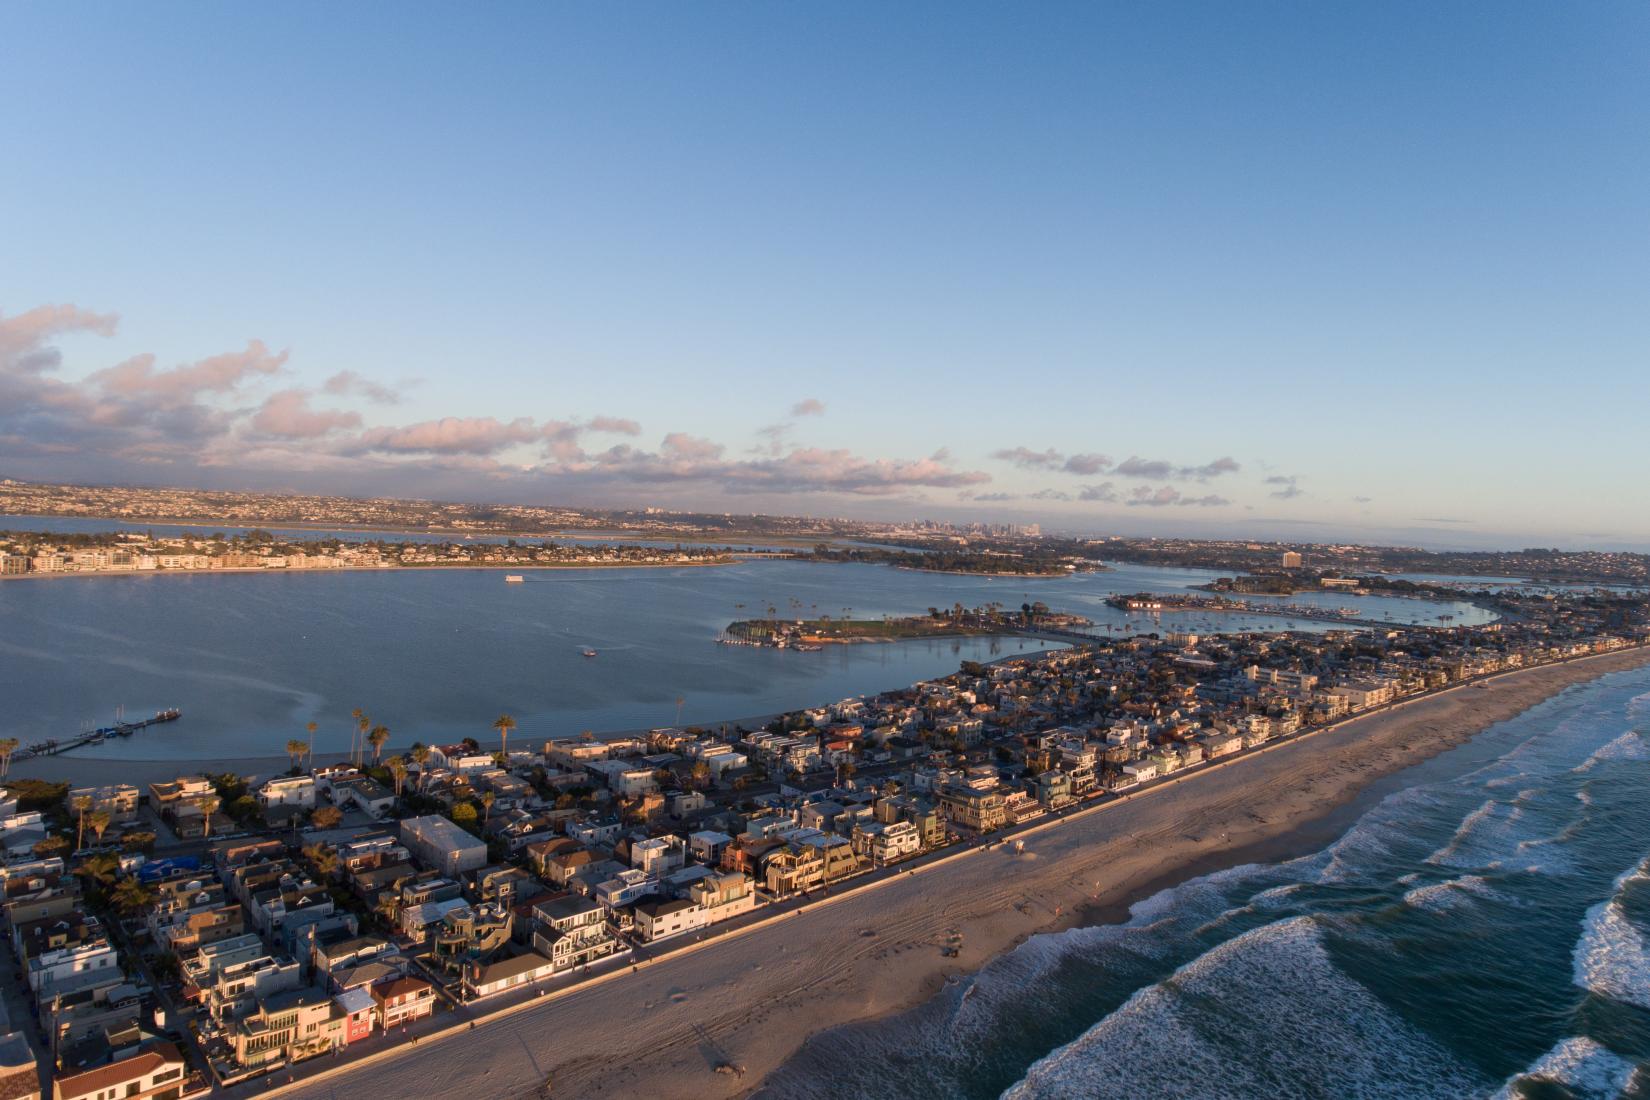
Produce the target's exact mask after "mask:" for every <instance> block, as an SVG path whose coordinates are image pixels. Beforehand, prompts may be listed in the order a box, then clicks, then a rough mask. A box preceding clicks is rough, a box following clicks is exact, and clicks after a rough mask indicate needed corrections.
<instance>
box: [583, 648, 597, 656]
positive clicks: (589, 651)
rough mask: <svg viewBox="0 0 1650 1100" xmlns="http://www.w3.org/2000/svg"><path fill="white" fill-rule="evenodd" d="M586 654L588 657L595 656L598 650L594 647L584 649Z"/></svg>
mask: <svg viewBox="0 0 1650 1100" xmlns="http://www.w3.org/2000/svg"><path fill="white" fill-rule="evenodd" d="M584 655H585V656H586V657H594V656H595V655H596V651H595V650H593V649H587V650H585V651H584Z"/></svg>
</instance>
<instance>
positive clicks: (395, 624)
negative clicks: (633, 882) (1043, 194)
mask: <svg viewBox="0 0 1650 1100" xmlns="http://www.w3.org/2000/svg"><path fill="white" fill-rule="evenodd" d="M1211 576H1213V574H1210V573H1203V572H1198V571H1195V570H1175V569H1147V568H1138V569H1137V568H1120V569H1118V570H1117V571H1115V572H1110V573H1092V574H1084V575H1081V576H1075V577H1061V578H1012V579H1010V578H991V577H966V576H953V575H947V574H937V573H923V572H915V571H911V570H901V569H890V568H887V567H884V566H875V565H848V564H824V563H811V562H794V561H763V562H752V563H747V564H740V565H732V566H721V567H710V568H681V569H568V570H542V571H536V572H528V573H526V581H525V583H523V584H519V585H515V584H505V583H504V577H503V574H502V573H501V572H500V571H497V570H430V569H392V570H385V571H382V572H378V571H368V572H350V573H344V572H316V573H313V574H304V573H300V574H295V575H290V576H285V575H283V576H263V575H249V574H239V573H237V574H218V575H210V574H208V575H172V576H142V575H139V576H113V577H60V578H51V577H44V578H38V579H34V578H25V579H21V580H8V581H4V582H0V699H3V700H4V701H5V708H6V709H5V724H6V727H7V731H8V733H11V734H14V735H16V736H18V737H21V738H22V739H23V740H24V742H25V743H27V742H31V741H34V740H39V739H44V738H47V737H59V738H60V737H63V736H65V735H66V734H71V733H73V732H75V731H76V730H78V729H80V728H81V726H82V724H83V723H86V722H88V721H92V722H96V723H97V724H104V723H107V722H108V721H109V720H110V719H112V718H113V717H114V712H115V708H116V707H118V706H123V705H124V706H125V707H126V708H127V711H128V713H129V714H130V715H132V716H142V715H145V714H151V713H153V712H154V711H156V710H158V709H160V708H161V707H167V706H177V707H181V708H182V709H183V712H184V717H183V720H182V721H180V722H177V723H174V724H172V725H169V726H165V727H161V728H158V729H155V730H150V731H147V732H145V733H143V734H140V735H138V736H135V737H132V738H130V739H122V740H115V741H110V742H107V743H105V744H103V745H99V746H96V747H94V748H91V749H87V750H83V751H84V752H85V753H87V754H90V755H98V756H104V757H125V758H127V759H146V758H153V759H179V758H188V757H195V756H203V755H223V756H265V755H269V754H272V753H273V754H276V755H280V754H281V753H283V752H284V751H285V748H284V747H285V745H286V741H287V739H288V738H290V737H292V736H294V735H298V734H301V733H302V731H303V728H304V725H305V723H307V722H309V721H310V720H311V719H314V720H316V721H318V722H319V723H320V724H321V726H322V729H321V733H320V735H319V738H318V740H317V742H316V749H317V751H323V752H325V751H343V750H345V749H347V748H348V747H349V740H350V734H349V730H350V729H351V727H352V723H351V721H350V718H349V713H350V711H351V710H352V709H353V708H355V707H364V708H366V709H367V711H368V712H369V713H370V714H371V715H372V716H373V718H374V719H375V720H377V721H381V722H383V723H384V724H386V725H387V726H389V728H390V731H391V733H392V736H393V738H394V740H393V741H392V743H391V746H392V747H401V746H405V745H406V744H408V743H410V742H411V741H412V740H414V739H419V740H423V741H427V742H428V741H435V740H437V739H456V738H458V737H463V736H465V735H474V736H476V737H478V738H490V737H491V734H490V733H489V732H488V724H489V723H490V722H491V721H492V719H493V718H494V717H496V716H497V715H498V713H499V712H500V711H507V712H509V713H511V714H513V715H515V717H516V718H517V719H518V720H519V721H520V723H521V726H520V729H519V731H518V737H520V738H521V740H520V741H519V742H517V743H519V744H528V743H531V742H532V741H533V740H535V739H541V738H543V737H548V736H571V735H573V734H576V733H579V732H581V731H583V730H586V729H590V730H622V729H637V728H645V727H649V726H662V725H669V724H671V723H673V722H675V721H676V718H677V705H676V700H678V699H680V700H682V704H681V718H682V720H683V721H685V722H715V721H721V720H730V719H737V718H742V717H749V716H755V715H762V714H771V713H773V712H775V711H781V710H791V709H795V708H799V707H804V706H814V705H819V704H822V703H830V702H835V701H836V700H838V699H842V698H845V697H847V696H851V695H858V694H864V693H874V692H879V691H886V690H888V689H890V688H896V687H904V686H906V685H908V684H910V683H912V682H914V681H916V680H921V679H927V678H930V677H934V676H942V675H945V674H947V673H951V672H955V671H956V670H957V666H958V665H959V664H960V663H961V662H962V661H964V660H991V659H993V658H997V657H1004V656H1011V655H1014V654H1017V653H1030V652H1036V651H1037V650H1038V649H1042V648H1047V645H1046V643H1040V642H1036V641H1032V640H1029V639H1026V638H1020V637H1014V638H1003V639H990V638H964V639H945V640H938V641H936V640H924V641H919V642H905V643H898V644H890V645H861V646H835V647H828V648H827V649H826V650H825V651H824V652H821V653H795V652H782V651H776V650H759V649H748V648H738V647H732V646H720V645H717V644H716V637H717V634H718V633H719V632H720V631H721V630H722V629H723V628H724V627H726V626H727V624H728V623H729V622H731V621H733V620H734V619H742V618H760V617H762V616H764V615H766V614H767V613H768V611H767V609H768V608H769V607H772V608H773V609H774V614H775V615H776V616H778V617H782V618H801V617H810V618H811V617H816V616H819V615H831V616H833V617H841V616H845V615H851V616H854V617H862V618H863V617H876V616H880V615H883V614H891V615H911V614H918V615H920V614H923V613H925V612H926V611H927V609H928V608H930V607H950V606H951V605H952V604H954V603H961V604H963V605H964V606H966V607H975V606H978V605H981V604H984V603H987V602H991V601H996V602H1000V603H1002V604H1004V605H1006V606H1009V607H1018V606H1020V604H1022V603H1024V602H1027V601H1032V600H1042V601H1044V602H1046V603H1047V604H1048V605H1049V606H1050V607H1053V608H1056V609H1059V610H1067V611H1075V612H1078V613H1080V614H1083V615H1085V616H1087V617H1089V618H1091V619H1093V620H1094V621H1095V622H1096V623H1097V624H1101V626H1102V628H1105V627H1110V628H1113V629H1114V630H1116V631H1119V632H1137V631H1151V630H1154V629H1160V628H1163V629H1173V628H1176V626H1178V628H1180V629H1198V628H1199V627H1198V625H1197V623H1196V622H1195V621H1194V620H1191V619H1189V618H1182V619H1181V620H1180V621H1179V622H1174V621H1172V620H1175V619H1176V618H1177V617H1173V616H1164V617H1163V622H1162V623H1161V624H1159V623H1154V622H1153V621H1151V620H1149V619H1146V618H1144V617H1130V616H1126V615H1124V614H1123V613H1121V612H1118V611H1115V610H1113V609H1112V608H1110V607H1107V606H1106V604H1105V598H1106V596H1107V595H1109V594H1111V593H1114V592H1138V591H1142V590H1146V589H1150V590H1154V591H1174V590H1184V589H1186V588H1187V587H1189V586H1191V585H1195V584H1200V583H1202V582H1203V581H1205V580H1207V579H1208V578H1209V577H1211ZM1316 598H1319V599H1330V598H1331V597H1329V596H1328V595H1327V594H1325V595H1320V596H1318V597H1316ZM1348 599H1349V597H1345V596H1334V597H1333V600H1334V601H1335V602H1340V603H1344V602H1346V601H1347V600H1348ZM1362 605H1363V606H1366V607H1367V608H1368V610H1367V611H1366V614H1367V615H1369V616H1370V617H1399V618H1402V619H1403V620H1404V621H1423V622H1424V621H1435V618H1434V617H1435V616H1437V615H1440V614H1453V615H1455V616H1456V619H1455V621H1458V622H1465V621H1469V620H1470V619H1471V618H1472V617H1474V616H1477V617H1480V618H1482V617H1487V613H1486V612H1483V611H1482V610H1481V609H1479V608H1476V607H1472V606H1471V605H1467V604H1455V603H1451V604H1436V603H1427V602H1424V601H1418V600H1403V599H1373V598H1372V599H1370V600H1368V601H1362ZM1212 618H1213V619H1218V620H1219V626H1220V628H1221V629H1228V630H1238V629H1261V630H1277V629H1284V628H1288V627H1295V626H1298V627H1301V628H1304V629H1312V628H1314V627H1319V628H1321V626H1322V624H1321V623H1314V622H1304V623H1303V622H1296V621H1295V620H1291V619H1288V618H1284V617H1279V616H1262V615H1228V616H1214V617H1212ZM1204 629H1207V628H1206V627H1205V628H1204ZM586 649H595V650H596V651H597V652H598V654H599V656H598V657H597V658H595V659H590V658H586V657H584V656H583V653H584V651H585V650H586Z"/></svg>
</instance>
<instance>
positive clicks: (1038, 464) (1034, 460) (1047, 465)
mask: <svg viewBox="0 0 1650 1100" xmlns="http://www.w3.org/2000/svg"><path fill="white" fill-rule="evenodd" d="M991 457H992V458H995V459H997V460H998V461H999V462H1007V463H1008V464H1010V465H1011V466H1018V467H1019V468H1020V469H1022V470H1049V469H1053V468H1054V467H1056V466H1058V465H1060V463H1061V462H1062V461H1064V459H1065V456H1064V455H1062V454H1061V453H1060V452H1059V451H1056V450H1055V449H1054V448H1052V447H1050V448H1049V449H1048V450H1046V451H1034V450H1032V449H1031V448H1030V447H1010V448H1008V449H1006V450H1001V451H993V452H992V453H991Z"/></svg>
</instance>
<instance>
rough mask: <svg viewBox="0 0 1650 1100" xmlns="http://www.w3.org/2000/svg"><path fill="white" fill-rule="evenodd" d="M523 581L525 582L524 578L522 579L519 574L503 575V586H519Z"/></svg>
mask: <svg viewBox="0 0 1650 1100" xmlns="http://www.w3.org/2000/svg"><path fill="white" fill-rule="evenodd" d="M524 580H526V578H525V577H523V576H522V575H521V574H520V573H506V574H504V583H505V584H520V583H521V582H522V581H524Z"/></svg>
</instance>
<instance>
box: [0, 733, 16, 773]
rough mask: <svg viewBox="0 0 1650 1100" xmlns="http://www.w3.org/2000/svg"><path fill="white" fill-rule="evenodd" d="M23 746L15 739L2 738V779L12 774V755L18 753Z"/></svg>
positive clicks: (0, 753) (0, 747)
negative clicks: (18, 747) (19, 747)
mask: <svg viewBox="0 0 1650 1100" xmlns="http://www.w3.org/2000/svg"><path fill="white" fill-rule="evenodd" d="M19 744H21V742H19V741H18V740H17V738H15V737H5V738H0V777H4V776H7V775H10V774H11V757H12V753H14V752H16V751H17V746H18V745H19Z"/></svg>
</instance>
